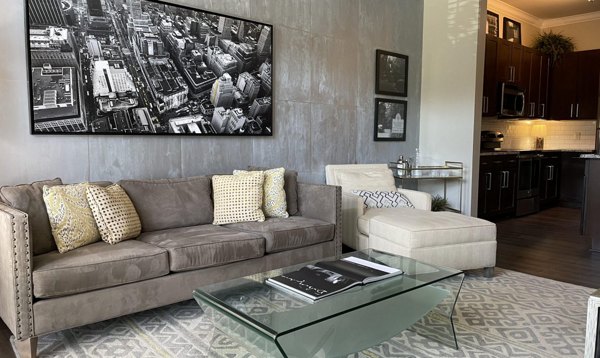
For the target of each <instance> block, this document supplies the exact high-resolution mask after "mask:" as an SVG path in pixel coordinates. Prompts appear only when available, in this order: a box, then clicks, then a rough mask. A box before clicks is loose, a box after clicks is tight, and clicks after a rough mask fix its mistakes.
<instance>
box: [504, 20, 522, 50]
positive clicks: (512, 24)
mask: <svg viewBox="0 0 600 358" xmlns="http://www.w3.org/2000/svg"><path fill="white" fill-rule="evenodd" d="M502 25H503V26H502V27H503V30H502V38H503V39H505V40H507V41H510V42H515V43H518V44H519V45H520V44H521V37H522V34H521V23H520V22H517V21H515V20H512V19H509V18H508V17H505V18H504V19H503V20H502Z"/></svg>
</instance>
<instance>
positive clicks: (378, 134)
mask: <svg viewBox="0 0 600 358" xmlns="http://www.w3.org/2000/svg"><path fill="white" fill-rule="evenodd" d="M406 107H407V102H406V101H402V100H397V99H387V98H375V136H374V139H375V141H405V140H406V113H407V108H406Z"/></svg>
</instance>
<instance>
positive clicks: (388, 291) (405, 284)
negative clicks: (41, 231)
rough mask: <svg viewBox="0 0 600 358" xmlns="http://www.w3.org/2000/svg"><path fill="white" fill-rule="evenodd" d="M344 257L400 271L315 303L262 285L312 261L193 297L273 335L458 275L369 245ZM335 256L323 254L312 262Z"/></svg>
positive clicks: (205, 290)
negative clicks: (358, 258)
mask: <svg viewBox="0 0 600 358" xmlns="http://www.w3.org/2000/svg"><path fill="white" fill-rule="evenodd" d="M348 256H356V257H360V258H363V259H367V260H370V261H374V262H379V263H383V264H385V265H388V266H390V267H394V268H398V269H401V270H403V271H404V274H403V275H400V276H396V277H392V278H389V279H385V280H382V281H379V282H374V283H370V284H368V285H364V286H356V287H353V288H350V289H348V290H346V291H344V292H342V293H338V294H335V295H333V296H330V297H327V298H324V299H322V300H319V301H317V302H314V303H310V302H308V301H306V300H304V299H302V298H299V297H298V296H296V295H295V294H292V293H289V292H287V291H285V290H282V289H278V288H274V287H271V286H268V285H267V284H265V280H266V279H268V278H270V277H274V276H278V275H281V274H284V273H288V272H292V271H295V270H298V269H300V268H301V267H303V266H305V265H307V264H310V263H311V262H305V263H303V264H300V265H295V266H290V267H286V268H282V269H277V270H272V271H268V272H264V273H259V274H255V275H250V276H246V277H243V278H239V279H234V280H229V281H225V282H221V283H217V284H212V285H208V286H204V287H201V288H198V289H197V290H195V291H194V298H196V299H197V300H198V299H199V300H202V301H203V302H204V303H205V304H208V305H210V306H213V307H215V308H218V309H219V310H220V311H221V312H223V313H225V314H227V315H230V316H232V317H235V319H237V320H241V321H243V322H244V323H245V324H247V325H249V326H251V327H253V328H254V329H256V330H258V331H260V332H262V334H265V335H267V336H271V337H276V336H278V335H281V334H285V333H288V332H290V331H294V330H298V329H302V328H303V327H306V326H307V325H310V324H314V323H315V322H319V321H324V320H327V319H329V318H332V317H335V316H339V315H343V314H345V313H347V312H350V311H353V310H357V309H359V308H362V307H366V306H369V305H373V304H376V303H377V302H380V301H383V300H386V299H389V298H391V297H394V296H398V295H402V294H404V293H407V292H410V291H413V290H415V289H418V288H421V287H424V286H428V285H431V284H434V283H436V282H439V281H442V280H445V279H448V278H450V277H453V276H457V275H461V274H462V271H459V270H455V269H450V268H442V267H437V266H432V265H428V264H424V263H422V262H419V261H416V260H413V259H410V258H407V257H402V256H396V255H392V254H388V253H384V252H380V251H376V250H372V249H368V250H363V251H355V252H351V253H347V254H344V255H342V256H341V257H348ZM335 259H337V258H336V257H331V258H325V259H320V260H315V261H313V262H312V263H314V262H318V261H327V260H335Z"/></svg>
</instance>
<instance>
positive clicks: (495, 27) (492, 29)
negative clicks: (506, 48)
mask: <svg viewBox="0 0 600 358" xmlns="http://www.w3.org/2000/svg"><path fill="white" fill-rule="evenodd" d="M499 29H500V17H499V16H498V14H496V13H495V12H491V11H488V12H487V23H486V26H485V33H486V34H488V35H492V36H495V37H498V34H499V32H500V31H499Z"/></svg>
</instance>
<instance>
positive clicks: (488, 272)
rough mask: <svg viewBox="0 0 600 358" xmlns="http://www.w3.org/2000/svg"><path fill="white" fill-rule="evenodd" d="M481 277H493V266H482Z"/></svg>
mask: <svg viewBox="0 0 600 358" xmlns="http://www.w3.org/2000/svg"><path fill="white" fill-rule="evenodd" d="M483 277H487V278H492V277H494V268H493V267H484V268H483Z"/></svg>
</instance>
